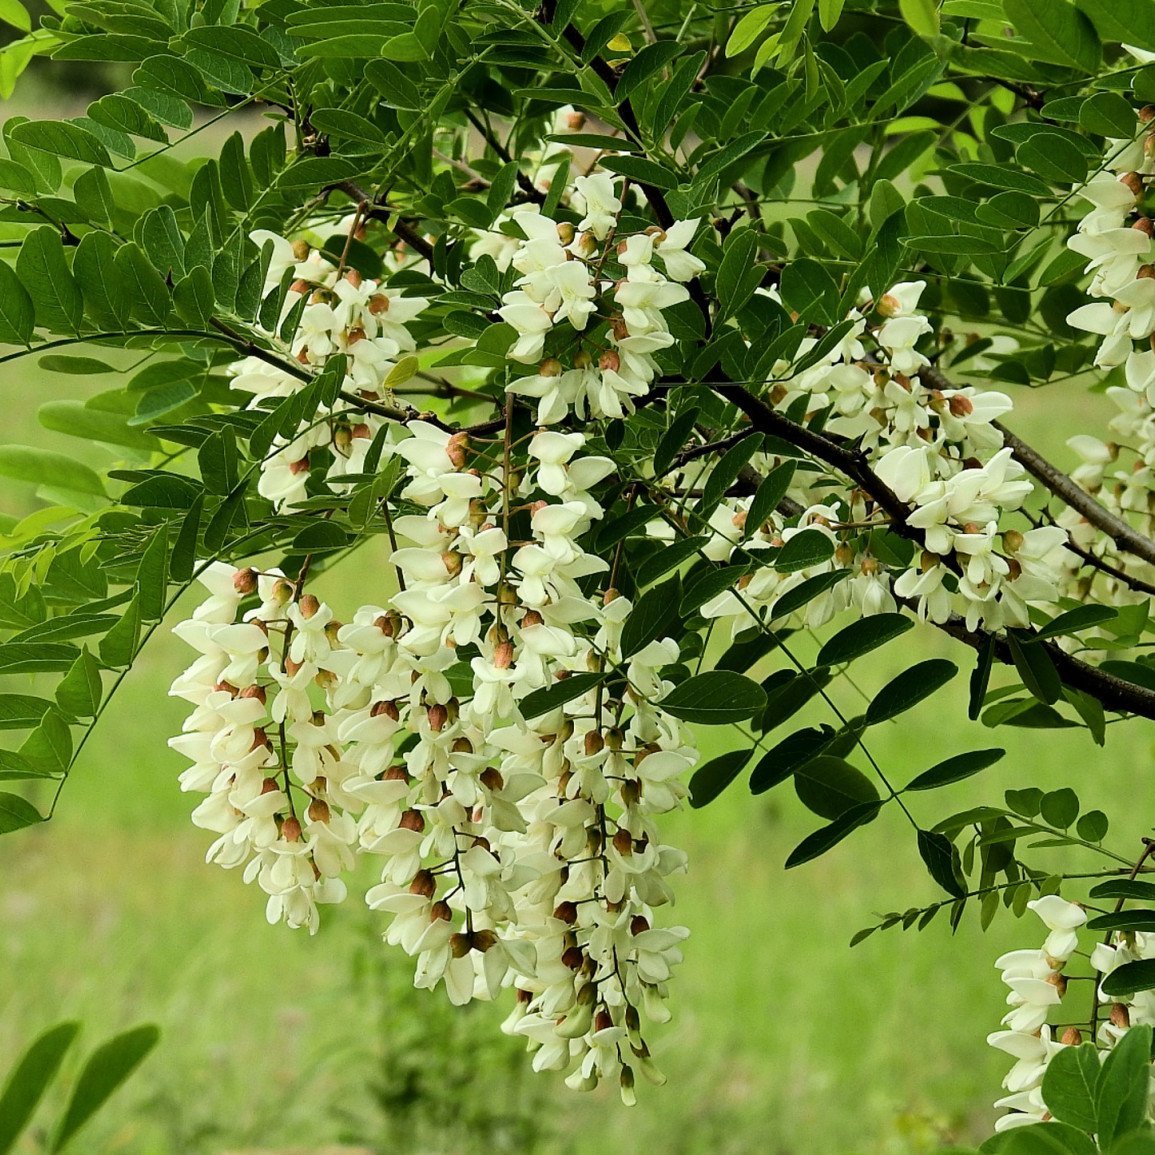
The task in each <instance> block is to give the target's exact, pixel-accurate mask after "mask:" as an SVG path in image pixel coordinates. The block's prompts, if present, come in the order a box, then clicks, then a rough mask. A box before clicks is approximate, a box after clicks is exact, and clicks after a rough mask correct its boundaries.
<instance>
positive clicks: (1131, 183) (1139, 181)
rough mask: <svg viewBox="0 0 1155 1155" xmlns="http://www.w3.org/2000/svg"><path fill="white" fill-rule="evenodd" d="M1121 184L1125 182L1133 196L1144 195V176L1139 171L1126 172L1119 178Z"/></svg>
mask: <svg viewBox="0 0 1155 1155" xmlns="http://www.w3.org/2000/svg"><path fill="white" fill-rule="evenodd" d="M1119 183H1120V184H1125V185H1126V186H1127V188H1128V189H1130V190H1131V194H1132V195H1133V196H1137V197H1139V196H1142V195H1143V178H1142V177H1141V176H1140V175H1139V174H1138V173H1137V172H1125V173H1124V174H1123V175H1122V176H1121V177H1120V178H1119Z"/></svg>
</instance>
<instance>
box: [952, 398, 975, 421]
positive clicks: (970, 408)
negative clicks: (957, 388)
mask: <svg viewBox="0 0 1155 1155" xmlns="http://www.w3.org/2000/svg"><path fill="white" fill-rule="evenodd" d="M950 411H951V414H952V415H953V416H955V417H969V416H970V415H971V414H972V413H973V412H974V411H975V406H974V402H973V401H972V400H971V399H970V398H969V397H967V396H965V395H964V394H962V393H956V394H955V395H954V396H953V397H952V398H951V399H950Z"/></svg>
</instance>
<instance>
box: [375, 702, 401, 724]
mask: <svg viewBox="0 0 1155 1155" xmlns="http://www.w3.org/2000/svg"><path fill="white" fill-rule="evenodd" d="M382 715H384V716H385V717H386V718H388V719H389V721H391V722H397V721H400V719H401V711H400V710H398V709H397V703H396V702H391V701H388V700H384V701H380V702H374V703H373V705H372V706H370V707H369V717H370V718H380V717H381V716H382Z"/></svg>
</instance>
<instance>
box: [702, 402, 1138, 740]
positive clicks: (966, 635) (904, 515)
mask: <svg viewBox="0 0 1155 1155" xmlns="http://www.w3.org/2000/svg"><path fill="white" fill-rule="evenodd" d="M714 389H715V392H717V393H719V394H721V395H722V396H723V397H725V398H726V399H727V400H728V401H731V402H733V403H734V404H735V405H737V406H738V408H739V409H741V410H742V412H743V413H745V414H746V416H747V417H748V418H749V419H750V424H751V425H752V426H753V427H754V428H755V429H759V430H761V431H762V432H764V433H771V434H773V435H774V436H776V437H781V438H783V440H786V441H789V442H790V443H791V444H792V445H796V446H797V447H798V448H799V449H801V450H803V451H805V452H806V453H809V454H811V455H813V456H814V457H816V458H818V459H819V460H820V461H824V462H825V463H826V464H827V465H830V466H832V467H833V468H835V469H837V470H838V471H839V472H840V473H843V474H845V475H846V476H847V477H849V478H850V479H851V480H852V481H853V482H855V484H856V485H858V486H859V487H860V488H861V489H862V490H863V491H864V492H866V493H867V494H869V496H870V497H872V498H873V499H874V501H875V503H876V504H877V505H878V506H879V507H880V508H881V509H883V510H885V511H886V513H888V514H889V515H890V518H891V529H893V530H894V531H895V532H896V533H899V534H901V535H902V536H903V537H906V538H908V539H909V540H911V541H914V542H915V543H916V544H918V545H923V544H924V542H923V535H922V532H921V531H920V530H918V529H916V528H915V527H913V526H911V525H910V524H909V522H908V520H907V519H908V517H909V515H910V509H909V507H908V506H907V505H906V503H905V502H903V501H901V500H900V499H899V498H898V496H897V495H896V494H895V493H894V491H893V490H891V489H890V488H889V486H887V485H886V484H885V483H884V482H882V481H881V480H880V479H879V478H878V477H877V476H876V475H875V474H874V472H873V471H872V470H871V469H870V467H869V465H868V464H867V463H866V461H865V459H864V458H863V457H862V456H861V455H860V454H858V453H856V452H855V451H853V450H851V449H848V448H847V447H846V446H843V445H839V444H837V443H835V442H833V441H831V440H830V439H829V438H827V437H825V436H823V435H822V434H820V433H815V432H814V431H813V430H811V429H807V428H805V427H804V426H802V425H797V424H795V422H793V421H791V420H790V419H789V418H787V417H785V416H784V415H783V414H781V413H778V412H777V411H776V410H774V409H771V408H770V407H769V406H768V405H766V404H765V403H764V402H763V401H761V400H759V399H758V398H757V397H754V396H753V395H752V394H750V393H748V392H747V391H746V390H745V389H744V388H743V387H742V386H740V385H733V384H731V385H716V386H714ZM939 628H940V629H942V630H944V631H945V632H946V633H948V634H950V635H951V636H952V637H954V638H958V639H959V640H960V641H963V642H966V643H967V645H970V646H974V647H975V648H976V649H977V648H979V647H980V646H982V645H983V644H984V642H985V641H986V639H987V637H988V634H987V633H986V632H985V631H981V630H968V629H967V628H966V626H965V624H964V623H962V622H961V621H959V620H957V619H952V620H951V621H949V622H946V623H945V624H943V625H941V626H940V627H939ZM1033 644H1036V645H1041V646H1042V647H1043V648H1044V649H1045V650H1046V652H1047V654H1048V655H1049V656H1050V658H1051V661H1052V662H1053V663H1054V665H1055V668H1056V670H1058V672H1059V676H1060V678H1062V680H1063V682H1064V683H1065V684H1066V685H1068V686H1071V687H1073V688H1074V689H1076V690H1083V691H1084V692H1085V693H1087V694H1090V695H1091V697H1093V698H1096V699H1097V700H1098V701H1099V702H1101V703H1102V705H1103V706H1104V707H1106V708H1107V709H1109V710H1116V711H1125V712H1127V713H1131V714H1139V715H1141V716H1142V717H1144V718H1152V719H1155V691H1151V690H1148V689H1146V688H1145V687H1143V686H1137V685H1135V684H1134V683H1132V682H1126V681H1124V680H1123V679H1122V678H1116V677H1114V676H1113V675H1111V674H1108V673H1105V672H1104V671H1102V670H1100V669H1099V668H1098V667H1096V666H1092V665H1090V664H1088V663H1087V662H1083V661H1081V660H1080V659H1078V658H1075V657H1072V656H1071V655H1070V654H1068V653H1066V652H1065V651H1064V650H1062V649H1060V648H1059V647H1058V646H1057V645H1055V644H1054V643H1053V642H1037V643H1033ZM995 657H996V658H998V660H999V661H1000V662H1002V663H1003V664H1004V665H1013V664H1014V658H1013V656H1012V655H1011V651H1010V646H1009V645H1008V644H1007V642H1006V641H1005V640H1004V639H1002V638H999V637H996V638H995Z"/></svg>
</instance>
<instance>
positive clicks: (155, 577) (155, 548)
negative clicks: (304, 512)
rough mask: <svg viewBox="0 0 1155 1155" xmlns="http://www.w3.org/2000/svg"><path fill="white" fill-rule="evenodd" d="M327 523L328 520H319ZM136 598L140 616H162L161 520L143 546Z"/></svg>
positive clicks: (164, 557)
mask: <svg viewBox="0 0 1155 1155" xmlns="http://www.w3.org/2000/svg"><path fill="white" fill-rule="evenodd" d="M319 524H321V525H327V524H329V523H328V522H321V523H319ZM136 591H137V593H136V598H137V603H138V605H139V606H140V616H141V617H142V618H144V619H145V620H146V621H158V620H159V619H160V618H162V617H163V616H164V611H165V601H166V599H167V594H168V523H167V522H162V523H161V524H160V526H159V527H158V528H157V530H156V532H155V533H154V534H153V535H152V540H151V541H150V542H149V543H148V545H147V546H146V547H145V550H144V553H143V554H141V557H140V565H139V566H138V567H137V571H136Z"/></svg>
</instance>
